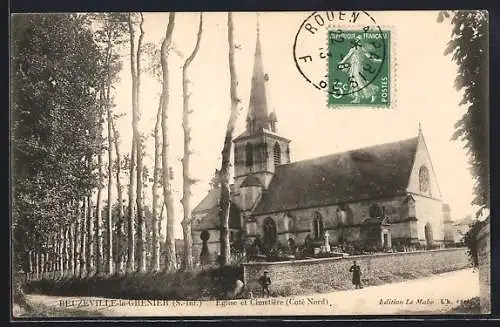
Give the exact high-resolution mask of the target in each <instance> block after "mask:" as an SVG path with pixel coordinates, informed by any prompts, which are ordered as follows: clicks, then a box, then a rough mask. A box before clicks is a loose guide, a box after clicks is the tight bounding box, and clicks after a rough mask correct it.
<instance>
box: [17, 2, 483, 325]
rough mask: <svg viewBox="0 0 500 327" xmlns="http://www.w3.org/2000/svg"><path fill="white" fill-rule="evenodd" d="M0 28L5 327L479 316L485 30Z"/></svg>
mask: <svg viewBox="0 0 500 327" xmlns="http://www.w3.org/2000/svg"><path fill="white" fill-rule="evenodd" d="M10 22H11V31H12V33H11V51H12V52H11V54H10V56H9V58H10V64H11V65H10V66H11V71H12V74H11V75H10V78H11V83H10V85H11V93H10V94H11V106H10V114H11V115H10V117H11V129H10V130H11V133H10V135H11V147H10V148H11V151H12V152H11V158H12V161H11V162H12V164H11V167H10V168H11V170H10V171H11V174H12V175H11V181H12V183H11V187H12V189H11V191H12V192H11V193H12V195H11V200H12V201H11V203H12V205H11V220H10V222H11V225H10V228H11V229H12V233H11V237H12V238H11V247H10V251H11V253H10V254H11V259H12V271H11V272H12V273H11V276H12V280H11V282H12V283H11V287H12V292H11V293H12V295H13V296H12V298H11V309H12V310H11V320H20V318H22V319H25V320H33V321H36V320H37V319H40V318H42V317H43V318H47V317H51V318H53V319H56V318H65V317H68V318H72V319H71V320H76V319H80V318H82V319H83V318H86V317H93V318H96V317H98V318H99V319H102V320H106V319H121V318H122V317H138V318H142V317H158V318H165V320H167V318H168V319H169V320H172V319H175V320H180V319H186V318H187V317H209V318H215V317H217V318H223V317H228V316H229V317H238V318H241V319H243V318H248V317H251V318H261V317H269V316H288V317H290V316H296V317H299V316H301V317H315V316H322V319H324V317H325V316H328V317H332V319H335V317H338V316H343V317H342V318H343V319H344V318H345V317H346V316H349V317H351V318H353V319H356V318H357V317H359V316H362V315H372V316H373V315H377V316H384V317H388V316H390V317H394V316H411V315H424V314H425V315H440V316H441V317H443V316H442V315H446V316H455V315H459V314H464V313H465V314H479V313H481V314H487V313H490V312H491V311H492V310H491V305H490V270H489V267H490V243H489V242H490V239H493V238H490V232H489V219H490V217H489V206H490V203H489V197H488V196H487V195H488V194H489V166H488V163H489V158H488V155H489V154H488V149H489V146H488V144H489V135H488V134H487V133H488V128H486V127H487V126H489V125H488V124H489V122H488V115H487V114H486V113H487V112H488V110H489V107H488V103H489V101H488V100H489V99H487V98H486V97H487V94H488V89H487V88H488V78H489V76H488V73H487V72H488V62H489V48H488V16H487V14H485V13H484V12H482V11H422V12H414V11H373V12H367V11H324V12H263V13H255V12H203V13H195V12H133V13H132V12H131V13H117V12H99V13H78V14H75V13H57V14H48V13H41V14H36V13H32V14H27V13H23V14H13V15H12V16H11V20H10ZM417 27H418V28H417ZM451 40H452V42H450V41H451ZM445 51H446V54H443V53H444V52H445ZM471 58H472V59H473V60H470V59H471ZM478 72H479V73H478ZM457 76H458V78H457ZM457 85H458V86H461V89H459V90H457V89H456V88H455V87H456V86H457ZM471 94H474V95H475V96H474V97H470V95H471ZM332 108H334V109H332ZM337 109H339V110H337ZM340 109H342V110H340ZM344 109H345V110H344ZM483 113H484V114H483ZM471 126H472V127H471ZM452 139H453V141H450V140H452ZM455 139H456V140H455ZM478 140H480V141H478ZM464 141H465V142H464ZM464 145H465V147H464ZM471 165H472V167H473V168H474V169H470V168H471ZM457 185H459V186H460V187H457ZM476 217H477V218H476ZM471 249H472V250H474V249H475V250H477V251H471ZM491 277H493V276H491Z"/></svg>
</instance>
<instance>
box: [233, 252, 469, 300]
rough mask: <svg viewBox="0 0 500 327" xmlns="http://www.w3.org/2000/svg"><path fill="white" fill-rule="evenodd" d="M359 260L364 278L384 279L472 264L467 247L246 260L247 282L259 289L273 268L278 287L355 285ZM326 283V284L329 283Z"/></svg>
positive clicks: (376, 281) (275, 283) (447, 269)
mask: <svg viewBox="0 0 500 327" xmlns="http://www.w3.org/2000/svg"><path fill="white" fill-rule="evenodd" d="M353 260H356V261H357V263H358V265H359V266H360V267H361V270H362V282H363V283H365V284H367V283H368V284H374V283H375V284H380V283H383V282H388V281H391V280H392V281H393V280H394V278H396V280H398V279H399V280H403V279H407V278H415V277H421V276H428V275H431V274H435V273H441V272H446V271H453V270H458V269H462V268H466V267H468V266H469V259H468V256H467V249H466V248H448V249H441V250H432V251H418V252H400V253H381V254H375V255H360V256H350V257H346V258H322V259H309V260H295V261H285V262H255V263H245V264H243V267H244V269H243V272H244V282H245V284H246V285H247V287H248V289H249V290H251V291H257V290H259V285H258V282H257V279H258V278H259V277H260V276H262V275H263V273H264V271H269V276H270V277H271V280H272V287H273V288H274V290H278V289H280V288H285V287H299V286H301V285H305V284H309V285H310V284H311V283H313V284H314V283H320V284H323V285H324V287H326V288H327V289H331V290H333V289H346V288H350V287H352V285H351V273H349V268H350V266H351V265H352V262H353ZM325 284H326V285H325Z"/></svg>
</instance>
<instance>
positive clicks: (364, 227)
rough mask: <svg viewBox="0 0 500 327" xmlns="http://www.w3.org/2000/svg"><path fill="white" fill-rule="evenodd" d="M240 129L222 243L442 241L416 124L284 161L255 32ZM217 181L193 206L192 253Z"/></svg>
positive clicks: (442, 218) (208, 227) (213, 245)
mask: <svg viewBox="0 0 500 327" xmlns="http://www.w3.org/2000/svg"><path fill="white" fill-rule="evenodd" d="M254 60H255V62H254V69H253V77H252V84H251V93H250V101H249V108H248V114H247V117H246V129H245V131H244V132H243V133H242V134H241V135H239V136H237V137H236V138H235V139H234V140H233V145H234V163H233V166H234V184H233V185H232V186H231V194H232V202H231V209H230V223H229V227H230V241H231V243H232V247H235V248H240V249H241V248H242V247H243V246H244V244H251V243H253V242H258V243H259V245H260V246H262V247H264V248H266V249H272V248H280V247H295V246H298V245H302V244H304V243H306V242H310V244H312V245H313V246H315V245H316V246H320V245H321V244H323V243H324V241H325V237H327V238H328V241H329V243H330V244H331V245H336V244H345V243H355V244H358V245H361V246H374V247H379V248H391V247H405V248H418V247H425V248H434V247H442V246H444V245H445V243H447V242H453V240H447V239H446V237H445V236H447V235H448V233H446V232H445V229H446V228H445V226H450V221H449V220H450V218H449V214H448V211H449V207H448V206H447V205H443V202H442V200H441V193H440V190H439V185H438V183H437V179H436V175H435V173H434V169H433V167H432V162H431V158H430V155H429V152H428V150H427V146H426V144H425V139H424V135H423V133H422V131H421V129H420V128H419V132H418V135H416V136H415V137H412V138H409V139H405V140H400V141H397V142H392V143H386V144H380V145H375V146H370V147H365V148H361V149H355V150H351V151H347V152H343V153H335V154H331V155H326V156H321V157H317V158H313V159H308V160H303V161H297V162H291V160H290V142H291V141H290V140H289V139H287V138H286V137H284V136H282V135H280V134H279V133H278V130H277V116H276V113H275V112H274V110H269V108H268V102H267V95H268V93H269V91H268V89H267V85H268V83H267V82H268V79H269V78H268V75H267V74H266V73H265V72H264V68H263V62H262V49H261V43H260V38H259V34H257V42H256V49H255V59H254ZM219 196H220V189H218V188H217V187H214V188H212V189H211V190H210V191H209V193H208V194H207V195H206V197H205V198H204V199H203V200H202V201H201V202H200V203H199V204H198V205H197V206H196V207H195V208H194V210H193V217H194V220H193V226H192V237H193V254H194V256H195V258H198V257H199V255H200V253H201V251H202V248H205V252H206V251H207V250H208V252H209V253H210V254H211V255H213V254H214V253H218V252H219V249H220V243H219V235H220V234H219V225H220V224H219V215H218V213H219V207H218V205H219V204H218V202H219Z"/></svg>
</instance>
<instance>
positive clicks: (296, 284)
mask: <svg viewBox="0 0 500 327" xmlns="http://www.w3.org/2000/svg"><path fill="white" fill-rule="evenodd" d="M454 270H456V269H450V268H442V269H440V270H439V271H436V272H434V273H432V272H430V271H417V270H414V271H397V272H390V271H386V272H383V273H379V274H373V275H371V276H362V278H361V284H362V286H363V287H367V286H378V285H384V284H391V283H397V282H403V281H407V280H414V279H418V278H425V277H430V276H435V275H438V274H441V273H445V272H451V271H454ZM353 287H354V286H353V285H352V284H351V281H350V280H349V281H344V280H342V279H338V280H332V281H328V280H326V279H325V280H314V281H313V280H310V279H303V280H298V281H285V282H277V283H275V284H274V285H272V286H271V289H270V291H271V296H276V297H289V296H296V295H311V294H318V293H328V292H335V291H344V290H350V289H353ZM254 293H255V292H254ZM257 293H258V294H260V293H259V291H257ZM241 296H242V297H246V298H248V297H250V292H249V291H248V290H246V291H245V292H244V293H243V294H242V295H241Z"/></svg>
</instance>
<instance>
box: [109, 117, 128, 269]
mask: <svg viewBox="0 0 500 327" xmlns="http://www.w3.org/2000/svg"><path fill="white" fill-rule="evenodd" d="M111 128H112V130H113V144H114V146H115V154H116V192H117V195H118V222H117V226H116V230H117V234H118V235H117V239H118V240H117V243H118V246H117V250H118V253H117V254H116V270H117V272H118V273H120V274H121V273H124V272H125V252H124V250H123V246H122V245H123V243H124V242H125V221H124V213H123V211H124V210H123V193H122V184H121V165H122V161H121V153H120V134H119V133H118V130H117V129H116V127H115V123H114V118H112V119H111Z"/></svg>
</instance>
